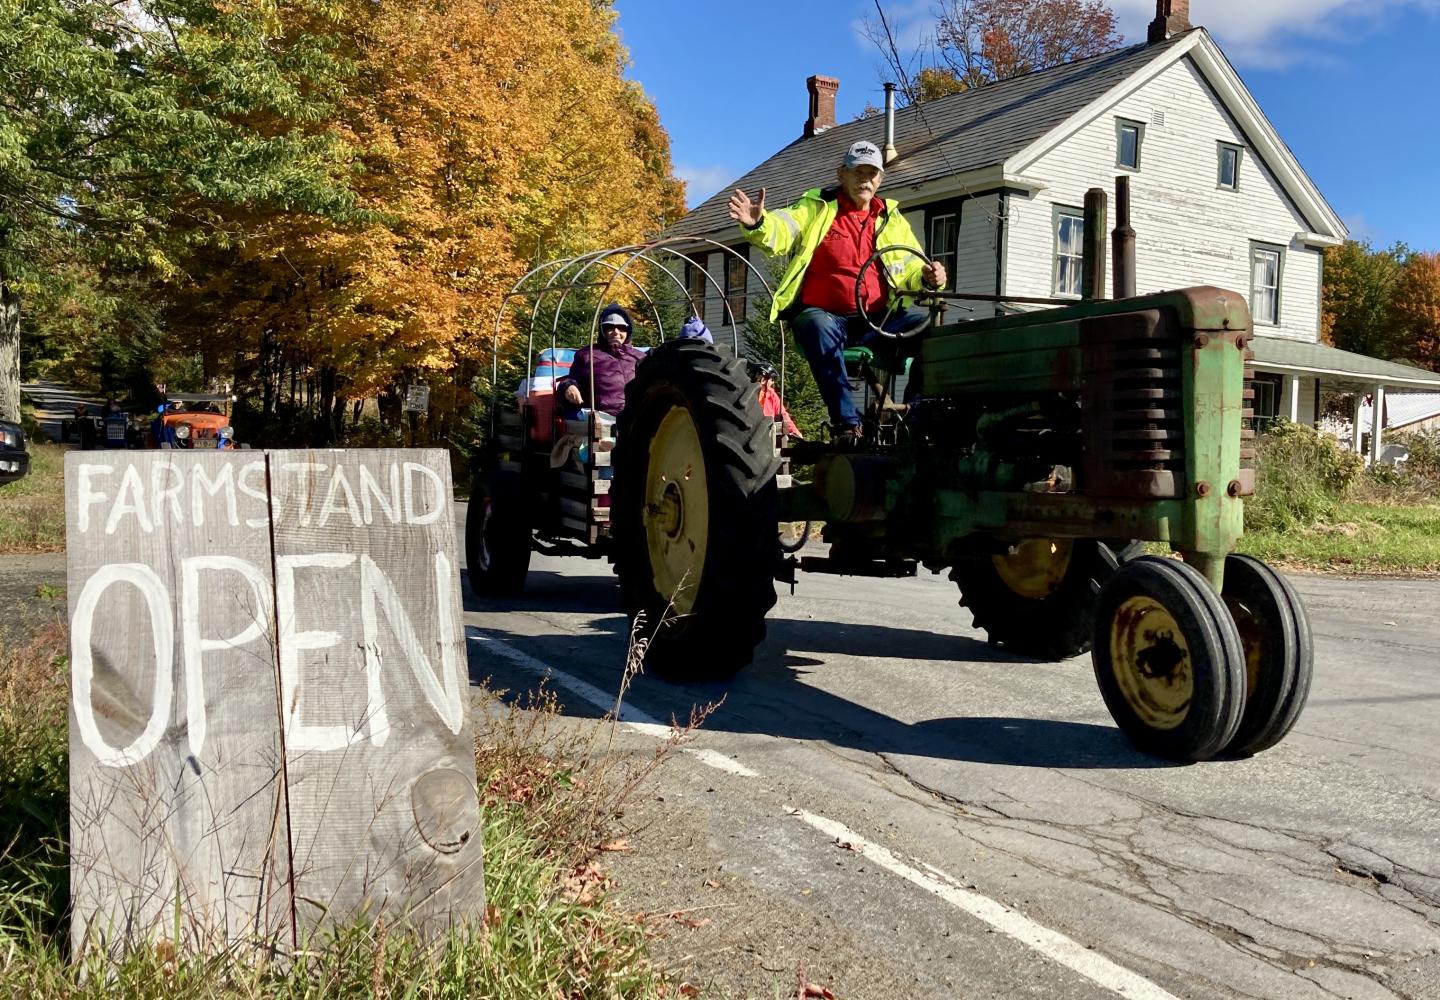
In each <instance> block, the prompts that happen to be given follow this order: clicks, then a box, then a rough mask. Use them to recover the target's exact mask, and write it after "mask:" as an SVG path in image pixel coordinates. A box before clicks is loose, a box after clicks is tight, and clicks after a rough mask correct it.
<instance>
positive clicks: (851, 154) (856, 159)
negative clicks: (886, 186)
mask: <svg viewBox="0 0 1440 1000" xmlns="http://www.w3.org/2000/svg"><path fill="white" fill-rule="evenodd" d="M862 164H863V165H867V166H871V167H875V168H876V169H877V170H884V169H885V158H884V157H882V156H881V155H880V147H879V146H876V145H875V144H874V143H873V142H866V141H865V140H864V139H861V140H860V141H859V142H857V143H855V144H854V145H852V146H851V147H850V148H849V149H847V150H846V151H845V166H847V167H858V166H861V165H862Z"/></svg>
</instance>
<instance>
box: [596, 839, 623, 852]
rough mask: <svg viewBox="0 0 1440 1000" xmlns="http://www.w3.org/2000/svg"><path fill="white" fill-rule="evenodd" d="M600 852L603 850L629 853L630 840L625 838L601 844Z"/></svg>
mask: <svg viewBox="0 0 1440 1000" xmlns="http://www.w3.org/2000/svg"><path fill="white" fill-rule="evenodd" d="M600 850H602V851H628V850H630V842H629V841H628V840H626V839H625V838H624V837H621V838H620V839H619V840H612V841H610V842H609V843H608V844H601V845H600Z"/></svg>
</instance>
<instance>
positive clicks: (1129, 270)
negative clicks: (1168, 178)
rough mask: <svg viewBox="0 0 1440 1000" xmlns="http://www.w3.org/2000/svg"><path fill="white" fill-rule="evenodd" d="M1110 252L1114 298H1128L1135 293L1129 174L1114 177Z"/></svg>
mask: <svg viewBox="0 0 1440 1000" xmlns="http://www.w3.org/2000/svg"><path fill="white" fill-rule="evenodd" d="M1110 243H1111V252H1112V253H1113V254H1114V256H1115V270H1114V272H1113V273H1114V284H1115V298H1117V299H1128V298H1131V297H1132V296H1133V295H1134V294H1135V230H1134V229H1132V228H1131V227H1130V176H1129V175H1128V174H1121V175H1120V176H1119V177H1116V178H1115V231H1114V232H1113V233H1111V234H1110Z"/></svg>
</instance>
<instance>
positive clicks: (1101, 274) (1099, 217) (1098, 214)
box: [1080, 188, 1106, 300]
mask: <svg viewBox="0 0 1440 1000" xmlns="http://www.w3.org/2000/svg"><path fill="white" fill-rule="evenodd" d="M1105 202H1106V196H1105V191H1104V189H1103V188H1091V189H1090V190H1089V191H1086V192H1085V234H1084V236H1083V237H1082V244H1081V250H1080V298H1082V299H1087V300H1088V299H1099V298H1103V297H1104V296H1105Z"/></svg>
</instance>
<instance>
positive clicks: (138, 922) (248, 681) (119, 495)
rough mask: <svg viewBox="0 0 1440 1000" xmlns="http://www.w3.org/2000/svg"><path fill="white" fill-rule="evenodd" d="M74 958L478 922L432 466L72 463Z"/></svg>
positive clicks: (87, 455)
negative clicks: (341, 927)
mask: <svg viewBox="0 0 1440 1000" xmlns="http://www.w3.org/2000/svg"><path fill="white" fill-rule="evenodd" d="M65 473H66V474H65V490H66V496H65V500H66V519H67V525H66V529H67V553H68V555H67V559H68V573H69V594H70V619H71V647H72V655H71V675H72V698H71V706H70V750H71V752H70V789H71V791H70V795H71V821H70V822H71V896H72V903H73V914H74V916H73V927H72V929H73V933H74V941H75V948H76V950H77V952H78V951H81V950H84V949H86V948H89V947H95V946H100V947H104V948H107V949H110V950H112V951H118V950H123V949H125V948H127V947H129V946H130V945H132V944H134V943H137V942H139V941H143V940H157V939H169V940H173V941H175V943H176V944H179V945H182V946H185V947H191V948H199V949H207V950H214V949H219V948H224V947H230V946H232V945H234V944H236V943H242V942H244V943H251V942H253V943H256V944H257V945H260V946H262V947H269V946H275V947H278V948H280V949H281V950H288V949H289V948H291V947H294V946H296V945H297V944H298V943H302V942H303V941H304V940H305V938H306V936H307V934H308V932H309V931H311V930H313V929H314V928H316V927H319V926H321V925H323V924H327V923H331V922H340V923H344V922H348V921H352V920H356V919H373V918H375V917H377V916H378V915H379V914H380V913H381V912H384V913H385V915H386V919H387V922H389V923H390V924H391V925H392V926H394V925H396V924H399V923H403V922H406V921H408V922H410V923H412V924H414V925H415V926H416V927H417V928H420V929H421V930H424V931H431V930H434V929H438V928H440V927H443V926H445V925H446V924H448V923H451V922H454V921H464V920H472V919H478V918H479V916H480V915H481V914H482V913H483V912H484V884H483V878H482V864H481V854H482V845H481V836H480V817H479V804H478V799H477V795H476V785H475V765H474V757H473V751H472V744H471V738H470V729H469V722H468V719H469V674H468V668H467V663H466V650H465V643H464V635H463V630H462V624H461V617H460V614H461V611H460V588H459V573H458V567H457V562H456V557H455V552H456V544H455V523H454V508H453V505H452V499H451V496H452V494H451V488H450V474H449V464H448V458H447V457H446V455H445V453H444V452H440V451H275V452H230V451H197V452H175V451H166V452H109V453H91V452H72V453H71V454H69V455H68V456H67V457H66V469H65Z"/></svg>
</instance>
